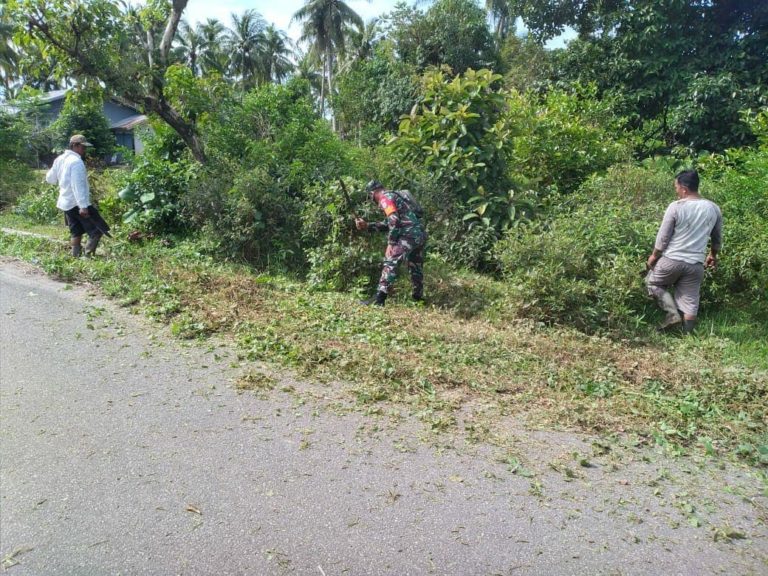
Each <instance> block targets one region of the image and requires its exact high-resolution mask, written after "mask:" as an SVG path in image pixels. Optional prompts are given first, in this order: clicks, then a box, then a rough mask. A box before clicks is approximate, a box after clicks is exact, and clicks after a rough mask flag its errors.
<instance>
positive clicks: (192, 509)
mask: <svg viewBox="0 0 768 576" xmlns="http://www.w3.org/2000/svg"><path fill="white" fill-rule="evenodd" d="M184 510H185V511H187V512H192V513H193V514H199V515H200V516H202V515H203V513H202V512H200V509H199V508H196V507H195V506H192V504H187V507H186V508H185V509H184Z"/></svg>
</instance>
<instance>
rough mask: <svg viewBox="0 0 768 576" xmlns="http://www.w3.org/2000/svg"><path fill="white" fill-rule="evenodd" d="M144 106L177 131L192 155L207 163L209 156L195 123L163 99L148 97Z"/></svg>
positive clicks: (202, 162)
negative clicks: (206, 153)
mask: <svg viewBox="0 0 768 576" xmlns="http://www.w3.org/2000/svg"><path fill="white" fill-rule="evenodd" d="M144 108H145V110H146V111H147V112H154V113H155V114H157V115H158V116H160V118H162V119H163V120H164V121H165V122H166V123H167V124H168V125H169V126H170V127H171V128H173V129H174V130H175V131H176V133H177V134H178V135H179V136H180V137H181V139H182V140H183V141H184V143H185V144H186V145H187V146H188V147H189V150H190V152H192V156H194V157H195V160H197V161H198V162H200V163H201V164H205V163H206V161H207V160H208V158H207V157H206V155H205V148H204V147H203V143H202V142H201V141H200V137H199V136H198V134H197V130H196V129H195V125H194V124H193V123H191V122H188V121H187V120H185V119H184V118H183V117H182V116H181V115H180V114H179V113H178V112H177V111H176V110H175V109H174V108H173V107H172V106H171V105H170V104H168V102H166V101H165V100H161V99H155V98H146V99H145V100H144Z"/></svg>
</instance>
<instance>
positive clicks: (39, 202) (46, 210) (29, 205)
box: [13, 181, 62, 224]
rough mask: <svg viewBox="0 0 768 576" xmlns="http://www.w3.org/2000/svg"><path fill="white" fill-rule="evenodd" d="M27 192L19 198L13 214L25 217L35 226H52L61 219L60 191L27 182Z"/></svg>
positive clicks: (44, 185) (42, 183)
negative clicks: (59, 207)
mask: <svg viewBox="0 0 768 576" xmlns="http://www.w3.org/2000/svg"><path fill="white" fill-rule="evenodd" d="M26 184H27V185H26V188H25V189H26V190H27V191H26V192H25V193H24V194H22V195H20V196H19V197H18V199H17V200H16V204H15V206H14V207H13V213H14V214H18V215H20V216H23V217H24V218H26V219H28V220H30V221H31V222H34V223H35V224H52V223H53V222H55V221H56V220H57V219H58V218H61V216H62V213H61V211H60V210H59V209H58V208H56V198H57V196H58V189H57V188H56V187H54V186H51V185H49V184H46V183H44V182H40V181H38V182H29V181H28V182H27V183H26Z"/></svg>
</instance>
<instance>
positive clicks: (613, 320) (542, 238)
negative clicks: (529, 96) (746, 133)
mask: <svg viewBox="0 0 768 576" xmlns="http://www.w3.org/2000/svg"><path fill="white" fill-rule="evenodd" d="M738 156H739V163H738V165H735V166H732V167H728V168H725V169H723V168H715V166H716V165H717V159H712V160H710V161H709V163H708V164H707V163H705V165H704V169H703V172H704V174H705V175H706V176H707V177H706V178H704V179H703V180H702V183H701V187H700V191H701V193H702V195H703V196H704V197H706V198H710V199H711V200H713V201H715V202H716V203H717V204H718V205H719V206H720V207H721V209H722V211H723V218H724V247H723V251H722V254H721V258H720V263H719V265H718V268H717V269H716V270H715V271H710V272H708V273H707V275H706V277H705V280H704V282H703V285H702V310H706V309H707V308H708V307H714V306H719V305H732V306H746V307H749V308H750V309H751V310H752V311H753V312H754V313H755V314H757V315H762V316H766V315H768V306H767V304H768V294H767V291H768V290H767V287H768V195H766V194H765V182H766V179H768V154H766V149H765V148H764V147H763V148H761V149H757V150H751V151H741V152H740V153H738ZM707 166H708V167H707ZM679 168H680V166H679V165H678V163H675V162H663V161H662V162H659V161H648V162H645V166H631V165H619V166H615V167H613V168H612V169H611V170H609V172H608V173H607V174H606V175H605V176H600V177H594V178H592V179H590V180H589V181H588V182H586V183H585V184H584V185H583V186H582V187H581V188H580V189H579V190H578V191H577V192H576V193H574V194H572V195H571V196H569V197H568V201H567V202H566V203H563V204H561V205H560V206H559V207H558V208H557V209H556V210H554V211H553V212H552V213H551V214H550V215H549V217H548V218H546V219H543V220H542V221H540V222H538V223H536V224H535V225H532V226H527V227H520V228H519V229H516V230H512V231H510V232H509V233H508V234H507V236H506V237H505V238H504V239H503V240H502V241H501V242H499V244H498V245H497V247H496V251H495V254H496V256H497V257H498V259H499V262H500V264H501V268H502V270H503V273H504V276H505V278H506V279H507V281H508V283H509V285H510V291H511V292H512V293H513V295H514V296H515V297H516V299H517V300H518V301H519V303H520V307H519V310H520V313H521V314H522V315H524V316H529V317H532V318H536V319H538V320H542V321H546V322H557V323H565V324H572V325H575V326H577V327H579V328H581V329H584V330H588V331H590V330H596V329H600V328H608V329H628V328H632V327H634V326H637V325H638V324H641V323H643V322H644V321H645V319H646V318H647V317H648V316H649V315H650V316H655V315H656V314H657V312H655V305H653V304H652V303H651V302H650V301H649V300H648V299H647V298H646V296H645V294H646V291H645V287H644V283H643V278H642V277H643V270H644V263H645V260H646V258H647V256H648V255H649V254H650V252H651V250H652V249H653V245H654V241H655V237H656V232H657V230H658V227H659V225H660V223H661V220H662V217H663V214H664V211H665V209H666V207H667V206H668V204H669V203H670V202H673V201H675V200H676V199H677V197H676V195H675V193H674V187H673V181H674V175H675V173H676V172H677V171H678V170H679Z"/></svg>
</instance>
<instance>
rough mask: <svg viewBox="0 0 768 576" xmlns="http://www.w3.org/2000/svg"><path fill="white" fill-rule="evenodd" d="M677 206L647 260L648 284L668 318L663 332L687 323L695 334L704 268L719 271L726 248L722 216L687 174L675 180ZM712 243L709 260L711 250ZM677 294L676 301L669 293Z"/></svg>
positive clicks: (669, 213) (693, 173)
mask: <svg viewBox="0 0 768 576" xmlns="http://www.w3.org/2000/svg"><path fill="white" fill-rule="evenodd" d="M675 192H676V193H677V198H678V200H677V201H675V202H672V203H671V204H670V205H669V206H668V207H667V211H666V212H665V213H664V220H663V221H662V222H661V226H660V227H659V232H658V234H657V235H656V244H655V246H654V248H653V253H652V254H651V255H650V256H649V257H648V270H649V272H648V275H647V276H646V279H645V283H646V285H647V286H648V293H649V294H650V295H651V296H653V297H655V298H656V299H657V301H658V302H659V306H661V308H662V309H663V310H664V311H665V312H666V313H667V315H666V317H665V318H664V322H662V323H661V325H660V326H659V329H660V330H666V329H667V328H671V327H674V326H678V325H680V324H681V323H682V325H683V331H684V332H686V333H690V332H692V331H693V329H694V328H695V326H696V315H697V313H698V311H699V292H700V290H701V281H702V279H703V278H704V267H705V266H706V267H707V268H714V267H715V265H716V264H717V253H718V252H719V251H720V248H721V245H722V230H723V215H722V213H721V212H720V208H719V207H718V206H717V204H715V203H714V202H711V201H710V200H706V199H704V198H702V197H701V196H700V195H699V175H698V173H697V172H696V171H695V170H684V171H683V172H680V173H679V174H678V175H677V176H676V177H675ZM710 239H711V240H712V243H711V246H710V249H709V255H707V244H708V243H709V240H710ZM669 288H674V297H673V296H672V294H670V293H669V292H668V291H667V290H668V289H669Z"/></svg>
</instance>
